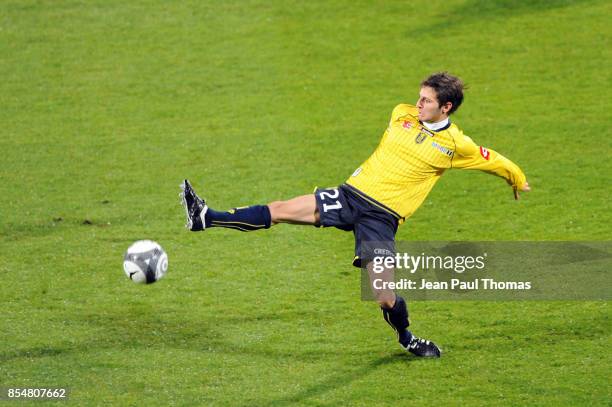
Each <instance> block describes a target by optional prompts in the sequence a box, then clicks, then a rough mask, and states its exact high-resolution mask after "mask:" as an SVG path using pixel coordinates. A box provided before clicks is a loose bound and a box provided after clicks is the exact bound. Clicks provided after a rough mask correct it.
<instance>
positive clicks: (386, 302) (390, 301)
mask: <svg viewBox="0 0 612 407" xmlns="http://www.w3.org/2000/svg"><path fill="white" fill-rule="evenodd" d="M376 302H378V305H380V307H381V308H385V309H391V308H393V306H394V305H395V298H390V297H386V298H377V299H376Z"/></svg>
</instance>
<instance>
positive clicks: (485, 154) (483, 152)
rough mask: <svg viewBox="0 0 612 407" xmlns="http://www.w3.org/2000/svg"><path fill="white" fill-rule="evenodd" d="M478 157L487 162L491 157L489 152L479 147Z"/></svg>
mask: <svg viewBox="0 0 612 407" xmlns="http://www.w3.org/2000/svg"><path fill="white" fill-rule="evenodd" d="M480 155H481V156H482V158H484V159H485V160H489V157H491V153H489V150H487V149H486V148H484V147H480Z"/></svg>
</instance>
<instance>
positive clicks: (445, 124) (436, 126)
mask: <svg viewBox="0 0 612 407" xmlns="http://www.w3.org/2000/svg"><path fill="white" fill-rule="evenodd" d="M419 122H420V123H421V124H422V125H423V126H425V127H427V128H428V129H429V130H433V131H442V130H446V129H448V128H449V127H450V124H451V123H450V119H449V118H448V117H447V118H446V119H444V120H441V121H439V122H437V123H429V122H421V121H420V120H419Z"/></svg>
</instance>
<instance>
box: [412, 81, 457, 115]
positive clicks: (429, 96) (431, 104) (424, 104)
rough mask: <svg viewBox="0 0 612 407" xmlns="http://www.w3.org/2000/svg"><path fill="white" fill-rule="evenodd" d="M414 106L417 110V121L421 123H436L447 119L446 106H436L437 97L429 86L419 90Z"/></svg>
mask: <svg viewBox="0 0 612 407" xmlns="http://www.w3.org/2000/svg"><path fill="white" fill-rule="evenodd" d="M416 106H417V108H418V109H419V120H420V121H422V122H431V123H436V122H439V121H442V120H444V119H446V118H447V117H448V114H447V112H448V110H449V108H448V106H444V107H443V106H440V105H439V104H438V95H436V91H435V90H434V89H433V88H430V87H429V86H423V87H422V88H421V91H420V92H419V100H418V101H417V104H416Z"/></svg>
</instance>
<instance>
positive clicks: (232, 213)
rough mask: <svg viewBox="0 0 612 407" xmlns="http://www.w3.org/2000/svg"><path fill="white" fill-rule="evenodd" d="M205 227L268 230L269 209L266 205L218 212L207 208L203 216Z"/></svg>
mask: <svg viewBox="0 0 612 407" xmlns="http://www.w3.org/2000/svg"><path fill="white" fill-rule="evenodd" d="M205 220H206V227H207V228H210V227H222V228H230V229H237V230H241V231H243V232H250V231H252V230H258V229H268V228H269V227H270V225H271V224H272V217H271V216H270V208H268V206H267V205H253V206H246V207H244V208H234V209H230V210H229V211H227V212H218V211H215V210H214V209H211V208H208V211H207V212H206V215H205Z"/></svg>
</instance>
